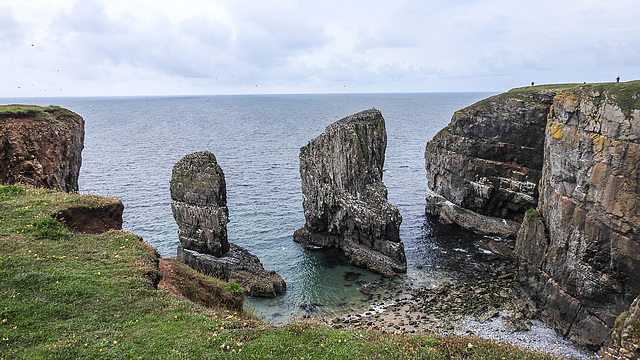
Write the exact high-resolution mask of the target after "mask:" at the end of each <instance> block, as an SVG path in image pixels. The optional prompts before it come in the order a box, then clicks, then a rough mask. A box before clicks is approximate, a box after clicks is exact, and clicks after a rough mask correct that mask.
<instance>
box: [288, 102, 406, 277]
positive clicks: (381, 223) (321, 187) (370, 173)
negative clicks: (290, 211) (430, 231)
mask: <svg viewBox="0 0 640 360" xmlns="http://www.w3.org/2000/svg"><path fill="white" fill-rule="evenodd" d="M386 146H387V134H386V129H385V122H384V118H383V117H382V113H381V112H380V111H378V110H375V109H371V110H366V111H362V112H359V113H357V114H354V115H351V116H348V117H346V118H344V119H341V120H339V121H337V122H335V123H333V124H331V125H329V126H328V127H327V128H326V130H325V132H324V133H322V134H321V135H319V136H318V137H317V138H315V139H313V140H312V141H310V142H309V144H307V145H306V146H304V147H303V148H302V149H300V177H301V180H302V194H303V207H304V216H305V219H306V223H305V225H304V227H303V228H301V229H298V230H297V231H296V232H295V233H294V240H295V241H296V242H299V243H301V244H303V245H305V246H308V247H322V248H337V249H341V250H342V251H343V252H344V254H345V255H346V256H347V258H348V260H349V261H350V262H351V263H353V264H354V265H356V266H360V267H364V268H367V269H370V270H372V271H376V272H378V273H381V274H384V275H387V276H393V275H395V274H396V273H398V272H406V266H407V265H406V258H405V254H404V246H403V244H402V242H401V241H400V236H399V228H400V223H401V222H402V217H401V216H400V212H399V211H398V209H397V208H395V207H394V206H392V205H391V204H389V202H388V201H387V189H386V187H385V186H384V184H383V182H382V172H383V166H384V158H385V150H386Z"/></svg>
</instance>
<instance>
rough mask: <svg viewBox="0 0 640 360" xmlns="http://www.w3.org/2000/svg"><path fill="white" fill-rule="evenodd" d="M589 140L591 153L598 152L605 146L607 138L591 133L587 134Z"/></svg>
mask: <svg viewBox="0 0 640 360" xmlns="http://www.w3.org/2000/svg"><path fill="white" fill-rule="evenodd" d="M589 138H590V139H591V141H592V142H593V151H595V152H600V151H602V149H603V148H604V147H606V144H607V142H608V141H607V140H608V139H607V138H606V137H604V136H601V135H598V134H594V133H591V134H589Z"/></svg>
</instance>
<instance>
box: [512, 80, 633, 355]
mask: <svg viewBox="0 0 640 360" xmlns="http://www.w3.org/2000/svg"><path fill="white" fill-rule="evenodd" d="M639 98H640V82H638V81H636V82H629V83H620V84H600V85H583V86H577V87H574V88H570V89H565V90H562V91H560V92H558V94H557V95H556V97H555V98H554V103H553V107H552V111H551V113H550V116H549V121H548V124H547V127H546V131H545V138H546V140H545V141H546V145H545V155H544V167H543V174H542V180H541V184H540V199H539V202H538V208H539V215H540V216H539V217H538V218H537V219H535V218H530V219H526V220H525V221H524V222H523V224H522V227H521V229H520V231H519V235H518V238H517V240H516V248H515V252H516V254H517V256H518V257H519V259H520V268H519V273H518V282H519V284H520V291H521V292H522V293H523V294H524V297H525V298H527V299H529V300H530V301H531V303H532V304H533V305H534V306H535V307H536V309H537V312H538V313H539V314H540V316H541V318H542V319H543V320H545V321H546V322H547V323H548V324H550V325H552V326H553V327H554V328H555V329H556V330H558V331H559V332H560V333H561V334H563V335H565V336H567V337H569V338H570V339H572V340H575V341H577V342H580V343H582V344H585V345H587V346H589V347H592V348H598V347H600V346H602V345H603V343H605V341H606V340H607V338H608V336H609V334H610V332H611V329H612V328H613V326H614V322H615V319H616V317H617V316H618V315H619V314H621V313H622V312H624V311H626V310H627V309H629V306H630V304H631V303H632V301H633V300H634V299H635V298H636V296H638V294H640V276H638V275H639V274H640V100H639Z"/></svg>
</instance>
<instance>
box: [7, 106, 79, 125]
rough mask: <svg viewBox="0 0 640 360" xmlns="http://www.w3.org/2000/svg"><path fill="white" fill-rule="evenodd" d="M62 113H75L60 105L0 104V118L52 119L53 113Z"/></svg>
mask: <svg viewBox="0 0 640 360" xmlns="http://www.w3.org/2000/svg"><path fill="white" fill-rule="evenodd" d="M56 113H63V114H65V115H75V114H74V113H73V112H72V111H70V110H67V109H64V108H61V107H60V106H55V105H50V106H46V107H42V106H37V105H16V104H13V105H0V118H2V117H20V118H22V117H32V118H34V119H35V120H41V121H46V120H52V119H54V116H53V114H56Z"/></svg>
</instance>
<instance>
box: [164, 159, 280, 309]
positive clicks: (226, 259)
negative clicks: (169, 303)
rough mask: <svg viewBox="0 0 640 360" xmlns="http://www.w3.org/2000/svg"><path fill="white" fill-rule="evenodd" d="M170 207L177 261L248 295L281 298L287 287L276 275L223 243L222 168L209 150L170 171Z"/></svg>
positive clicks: (224, 192)
mask: <svg viewBox="0 0 640 360" xmlns="http://www.w3.org/2000/svg"><path fill="white" fill-rule="evenodd" d="M170 188H171V209H172V211H173V217H174V218H175V220H176V223H177V224H178V229H179V230H178V237H179V240H180V245H179V246H178V254H177V257H178V260H180V261H182V262H184V263H185V264H187V265H189V266H191V267H192V268H194V269H196V270H200V271H202V272H203V273H205V274H208V275H211V276H214V277H217V278H219V279H222V280H224V281H233V282H237V283H238V284H240V285H241V286H242V287H243V289H244V291H245V293H247V294H248V295H251V296H260V297H274V296H276V295H279V294H283V293H284V292H285V289H286V284H285V282H284V280H283V279H282V277H281V276H280V275H278V274H277V273H276V272H275V271H266V270H265V269H264V268H263V267H262V264H261V263H260V260H259V259H258V258H257V257H256V256H255V255H252V254H250V253H249V252H248V251H247V250H246V249H244V248H242V247H240V246H237V245H234V244H231V243H229V241H228V240H227V223H228V222H229V210H228V208H227V190H226V183H225V180H224V173H223V172H222V168H221V167H220V166H219V165H218V162H217V160H216V157H215V155H214V154H212V153H210V152H205V151H203V152H197V153H193V154H190V155H187V156H185V157H183V158H182V159H181V160H180V161H179V162H178V163H176V164H175V166H174V167H173V174H172V177H171V183H170Z"/></svg>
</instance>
